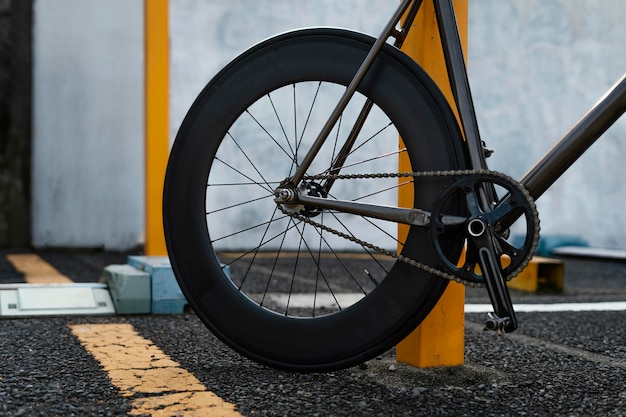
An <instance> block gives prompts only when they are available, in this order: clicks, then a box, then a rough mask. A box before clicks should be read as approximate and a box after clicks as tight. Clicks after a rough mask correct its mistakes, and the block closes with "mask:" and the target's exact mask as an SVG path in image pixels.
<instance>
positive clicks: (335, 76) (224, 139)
mask: <svg viewBox="0 0 626 417" xmlns="http://www.w3.org/2000/svg"><path fill="white" fill-rule="evenodd" d="M373 41H374V40H373V39H372V38H371V37H369V36H366V35H362V34H356V33H352V32H348V31H343V30H337V29H309V30H301V31H296V32H292V33H287V34H283V35H280V36H277V37H275V38H272V39H269V40H267V41H265V42H263V43H261V44H259V45H257V46H255V47H253V48H251V49H250V50H248V51H246V52H245V53H243V54H242V55H241V56H239V57H238V58H237V59H235V60H234V61H233V62H232V63H231V64H229V65H228V66H227V67H226V68H225V69H224V70H222V71H221V72H220V73H219V74H218V75H217V76H216V77H215V78H214V79H213V80H212V81H211V82H210V83H209V84H208V85H207V86H206V87H205V88H204V90H203V91H202V92H201V94H200V95H199V96H198V98H197V99H196V101H195V103H194V104H193V106H192V107H191V109H190V110H189V112H188V114H187V116H186V118H185V120H184V122H183V123H182V126H181V128H180V130H179V132H178V135H177V138H176V141H175V143H174V146H173V148H172V152H171V156H170V160H169V164H168V168H167V175H166V180H165V190H164V200H163V203H164V226H165V236H166V241H167V248H168V252H169V256H170V259H171V262H172V267H173V269H174V272H175V275H176V278H177V279H178V282H179V284H180V286H181V288H182V291H183V292H184V294H185V296H186V297H187V299H188V301H189V303H190V305H191V306H192V307H193V309H194V310H195V312H196V313H197V315H198V316H199V317H200V319H201V320H202V321H203V322H204V323H205V324H206V325H207V327H208V328H209V329H211V331H212V332H214V333H215V334H216V335H217V336H218V337H219V338H220V339H221V340H222V341H224V342H225V343H226V344H228V345H229V346H231V347H232V348H233V349H235V350H236V351H238V352H240V353H241V354H243V355H245V356H247V357H249V358H252V359H254V360H256V361H258V362H261V363H263V364H267V365H270V366H273V367H278V368H285V369H291V370H300V371H322V370H330V369H337V368H344V367H348V366H352V365H355V364H357V363H359V362H362V361H365V360H367V359H370V358H372V357H374V356H376V355H378V354H380V353H381V352H383V351H384V350H386V349H388V348H390V347H391V346H393V345H394V344H396V343H397V342H399V341H400V340H401V339H402V338H404V337H405V336H406V335H407V334H408V333H410V332H411V331H412V330H413V329H414V328H415V327H416V326H417V325H418V324H419V323H420V322H421V321H422V320H423V319H424V317H426V315H427V314H428V313H429V312H430V310H431V309H432V307H433V306H434V305H435V303H436V302H437V300H438V299H439V297H440V296H441V294H442V293H443V291H444V289H445V287H446V285H447V281H445V280H442V279H438V278H435V277H433V276H431V275H429V274H427V273H425V272H423V271H421V270H418V269H415V268H412V267H410V266H408V265H407V264H405V263H402V262H395V260H394V259H381V258H382V257H381V256H380V255H379V254H377V253H373V251H372V250H370V249H364V248H363V247H362V246H360V245H358V244H356V243H353V242H350V241H349V240H346V239H342V238H340V237H337V236H336V235H333V234H332V233H329V232H328V231H324V230H320V229H318V228H317V227H314V226H312V225H311V224H305V223H303V222H301V221H294V220H293V219H292V218H291V217H289V216H286V215H285V214H284V213H283V212H281V211H280V210H279V209H278V207H277V204H276V203H275V202H274V200H273V197H274V196H273V190H274V189H275V188H276V186H278V184H279V183H280V182H281V181H282V180H284V179H285V178H286V177H289V176H290V175H292V174H293V171H294V163H293V161H294V160H297V159H298V158H301V157H302V156H303V154H304V153H305V152H306V149H307V145H308V144H309V143H310V141H311V140H312V138H313V137H315V136H316V135H317V134H318V133H319V130H320V126H319V125H317V124H318V122H323V121H325V118H326V117H327V116H328V115H329V114H330V111H331V110H332V107H334V105H335V104H336V101H337V97H336V96H337V94H340V93H341V92H343V89H344V88H343V86H345V85H347V84H348V83H349V82H350V80H351V78H352V77H353V75H354V73H355V72H356V70H357V68H358V67H359V65H360V63H361V62H362V61H363V59H364V57H365V55H366V54H367V52H368V50H369V48H370V47H371V45H372V44H373ZM320 81H321V82H320ZM328 91H332V92H333V98H332V99H328V101H324V102H323V104H322V102H321V101H320V100H321V94H322V93H326V92H328ZM283 96H284V97H283ZM357 96H358V97H356V98H355V99H354V100H353V101H357V103H354V104H353V103H351V104H350V106H349V110H347V111H346V113H345V115H344V116H343V117H342V118H341V120H340V122H338V126H335V129H334V130H333V131H332V133H331V134H330V135H329V139H328V140H327V142H326V144H325V145H324V147H323V148H322V150H321V151H320V154H319V155H321V156H320V158H318V159H317V160H316V161H315V162H314V163H313V165H312V166H311V168H310V169H309V172H308V174H309V175H313V174H319V173H321V172H323V171H324V170H325V169H328V168H329V161H330V159H332V155H335V154H336V149H337V148H338V147H340V146H341V143H342V142H341V141H339V145H336V143H337V142H336V140H337V138H339V139H341V138H344V137H345V135H346V132H347V131H349V130H350V128H349V126H351V125H352V123H351V122H350V120H351V119H353V118H354V111H353V110H352V109H353V108H354V109H358V110H360V108H361V106H362V104H361V103H362V102H363V101H365V98H364V97H367V98H369V99H370V100H372V101H373V102H374V104H375V106H374V110H373V111H372V113H370V118H368V122H367V123H366V126H364V128H363V130H362V132H361V134H360V135H359V138H358V139H357V143H356V144H355V145H354V147H353V154H351V155H350V157H349V158H348V159H347V160H346V162H345V166H344V168H343V169H342V171H341V174H349V173H379V172H387V171H388V170H390V172H397V171H398V156H397V155H398V154H407V155H408V158H409V160H410V164H411V167H410V169H412V170H421V171H427V170H442V169H461V168H464V167H465V163H466V158H465V151H464V147H463V142H462V138H461V134H460V132H459V129H458V126H457V123H456V121H455V119H454V116H453V114H452V112H451V110H450V108H449V106H448V104H447V103H446V101H445V99H444V98H443V97H442V95H441V93H440V92H439V90H438V89H437V88H436V86H435V85H434V83H433V82H432V81H431V80H430V78H429V77H428V76H427V75H426V74H425V73H424V72H423V71H422V70H421V69H420V68H419V67H418V66H417V65H416V64H415V63H414V62H413V61H412V60H411V59H409V58H408V57H407V56H405V55H404V54H402V53H400V52H399V51H397V50H396V49H394V48H393V47H391V46H389V45H386V46H385V47H384V49H383V51H382V52H381V53H380V54H379V56H378V58H377V60H376V61H375V63H374V64H373V66H372V68H371V69H370V71H369V72H368V74H367V76H366V77H365V79H364V80H363V82H362V83H361V84H360V86H359V88H358V94H357ZM305 99H306V100H308V99H310V100H311V102H315V104H314V105H313V106H311V102H309V103H308V104H307V105H306V106H305V107H304V109H303V110H301V111H292V108H296V105H299V104H300V103H301V102H304V101H306V100H305ZM318 110H319V114H317V113H318ZM357 113H358V111H357ZM284 116H287V117H286V118H285V120H284V121H282V122H281V123H276V126H273V127H268V124H269V123H270V122H273V121H276V120H278V119H279V118H282V117H284ZM386 118H388V120H387V119H386ZM389 120H390V121H391V124H392V125H391V127H389V126H387V128H385V129H383V131H382V132H378V127H377V126H376V125H377V123H379V122H382V123H383V127H384V126H385V125H386V123H389ZM368 123H369V124H371V126H370V125H368ZM313 124H316V126H314V127H313V126H312V125H313ZM394 126H395V129H397V133H396V132H395V131H394V132H392V133H391V135H390V136H384V135H383V132H385V133H386V132H387V131H388V130H390V129H391V128H393V127H394ZM377 132H378V133H377ZM398 134H400V135H401V136H402V138H403V139H404V143H405V146H406V148H405V149H399V147H398V139H397V138H398V136H397V135H398ZM385 138H386V140H385ZM298 148H299V149H300V150H298V151H297V155H296V151H295V150H296V149H298ZM333 149H334V150H333ZM361 153H364V154H366V155H365V157H364V158H363V159H360V158H357V156H358V155H359V154H361ZM375 155H386V157H385V158H376V159H371V160H369V157H370V156H372V157H373V156H375ZM385 164H388V165H389V166H388V167H386V166H385ZM409 180H410V179H407V178H404V179H400V180H398V179H397V178H372V179H350V180H346V179H339V180H337V181H336V182H335V184H334V185H333V188H332V189H331V190H330V193H329V195H328V198H339V199H350V200H354V199H359V201H370V202H375V203H385V204H391V205H396V204H397V195H398V191H397V189H398V184H400V183H406V182H407V181H409ZM446 182H447V180H445V179H430V180H425V179H422V180H417V181H413V182H409V183H408V185H407V184H404V187H405V188H408V190H409V192H413V193H414V195H415V196H416V197H415V199H414V200H415V201H414V203H413V204H414V207H419V208H423V209H426V210H430V208H431V207H432V204H433V203H434V201H435V200H436V198H437V195H438V193H439V192H440V191H441V189H442V187H443V186H444V185H445V184H446ZM227 184H228V185H227ZM383 190H384V192H383ZM374 192H376V193H375V194H373V193H374ZM385 195H390V197H389V196H387V197H385ZM459 206H460V203H459ZM284 209H286V210H292V211H297V210H299V209H300V207H298V208H289V207H285V208H284ZM459 210H461V207H459ZM307 215H308V216H309V218H310V220H312V221H315V222H317V223H323V224H325V225H327V226H329V227H331V228H333V229H336V230H340V231H341V232H342V233H344V234H347V235H351V236H354V237H356V238H359V239H362V240H365V241H368V242H371V243H373V244H375V245H377V246H382V247H385V248H388V249H391V250H394V251H395V250H397V249H398V245H399V243H398V240H397V237H396V230H397V226H396V225H395V224H392V225H391V226H389V225H385V224H384V222H380V221H377V220H372V219H365V218H362V217H359V216H355V215H348V214H343V213H336V212H332V213H331V212H328V211H325V212H322V213H318V212H309V213H308V214H307ZM387 223H388V222H387ZM461 244H462V239H453V238H451V239H450V243H449V245H448V246H449V247H448V248H446V250H449V251H450V253H451V255H450V256H453V254H455V253H459V252H460V250H461ZM444 246H445V245H444ZM335 247H336V248H337V249H334V248H335ZM400 248H401V251H402V254H403V255H405V256H408V257H410V258H414V259H417V260H419V261H421V262H424V263H426V264H429V263H430V264H432V265H436V258H435V256H434V254H433V251H432V249H431V246H430V243H429V241H428V230H427V228H417V227H413V228H411V229H410V231H409V233H408V237H407V238H406V241H405V243H404V245H401V244H400ZM333 250H334V251H333ZM354 293H358V294H360V296H354V295H352V294H354ZM307 298H308V299H309V301H307V302H305V303H300V304H297V303H296V302H298V303H299V302H300V301H301V299H307ZM323 298H328V299H329V300H330V302H327V301H328V300H323ZM356 300H358V301H356ZM305 301H306V300H305ZM322 304H323V305H322Z"/></svg>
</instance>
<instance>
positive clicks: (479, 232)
mask: <svg viewBox="0 0 626 417" xmlns="http://www.w3.org/2000/svg"><path fill="white" fill-rule="evenodd" d="M473 222H476V223H474V225H472V223H473ZM478 222H480V224H482V225H483V226H485V227H483V228H481V227H479V226H477V225H478ZM469 226H470V227H469V230H470V234H471V236H472V237H473V239H472V243H473V244H474V245H475V247H476V249H477V253H478V263H479V265H480V270H481V272H482V275H483V279H484V281H485V287H486V288H487V292H488V293H489V299H490V300H491V305H492V306H493V309H494V313H493V314H490V315H489V319H488V320H487V323H486V328H487V329H488V330H494V331H496V332H498V333H510V332H512V331H514V330H515V329H517V319H516V317H515V311H514V310H513V303H512V301H511V295H510V294H509V289H508V287H507V285H506V282H505V281H504V279H503V277H502V267H501V266H500V260H499V257H498V255H497V252H496V250H495V245H494V242H493V239H492V237H491V232H490V230H489V228H488V227H486V225H485V224H484V223H482V221H481V220H478V219H474V220H472V221H471V222H470V225H469ZM472 227H474V228H472ZM472 231H473V232H472Z"/></svg>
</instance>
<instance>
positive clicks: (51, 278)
mask: <svg viewBox="0 0 626 417" xmlns="http://www.w3.org/2000/svg"><path fill="white" fill-rule="evenodd" d="M6 257H7V260H8V261H9V262H11V263H12V264H13V266H14V267H15V269H17V270H18V271H19V272H21V273H22V274H24V280H25V281H26V282H27V283H29V284H61V283H69V282H74V281H73V280H71V279H70V278H68V277H66V276H65V275H63V274H62V273H60V272H59V271H58V270H57V269H56V268H54V267H53V266H52V265H50V264H49V263H48V262H46V261H44V260H43V259H41V258H40V257H39V256H37V255H35V254H34V253H26V254H10V255H7V256H6Z"/></svg>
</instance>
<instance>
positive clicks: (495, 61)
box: [469, 0, 626, 249]
mask: <svg viewBox="0 0 626 417" xmlns="http://www.w3.org/2000/svg"><path fill="white" fill-rule="evenodd" d="M470 5H471V9H470V11H471V12H470V42H469V44H470V54H469V63H470V64H469V68H470V77H471V81H472V83H473V91H474V98H475V100H476V110H477V112H478V115H479V124H480V127H481V133H482V136H483V138H484V139H485V140H486V141H487V142H488V144H489V145H490V146H492V147H493V148H495V149H496V153H495V154H494V155H493V157H492V158H491V160H490V164H491V165H490V167H491V168H493V169H496V170H500V171H503V172H506V173H508V174H510V175H512V176H514V177H517V178H519V177H520V176H521V175H523V174H524V173H525V172H527V170H528V169H529V168H530V167H531V165H532V164H533V163H534V162H535V161H537V160H538V159H539V158H540V157H541V156H542V155H543V154H544V153H545V152H547V151H548V150H549V149H550V148H551V147H552V146H553V144H554V143H555V142H556V140H557V139H558V138H560V137H561V136H562V135H563V134H564V133H566V132H567V131H568V130H569V128H571V127H572V126H573V125H574V123H576V121H577V120H578V119H579V118H580V117H581V116H582V115H583V114H584V113H585V112H586V111H587V110H588V109H589V108H590V107H591V106H592V105H593V104H594V103H596V102H597V101H598V100H599V98H600V97H601V96H602V95H603V94H604V92H605V91H606V90H608V89H609V88H610V87H611V85H613V84H614V82H615V81H617V80H618V79H619V78H620V77H621V76H622V75H623V74H624V73H625V72H626V54H625V53H624V39H626V2H621V1H612V0H605V1H592V0H576V1H572V0H560V1H555V0H546V1H538V0H532V1H529V0H516V1H499V0H480V1H470ZM625 162H626V118H624V117H622V120H620V121H619V122H618V123H617V124H616V125H614V126H613V127H612V128H611V129H610V130H609V131H608V132H607V133H606V134H605V135H604V136H603V137H602V138H601V139H600V140H599V141H598V142H597V143H596V144H595V145H594V146H593V147H592V148H591V149H590V150H589V151H588V152H587V153H586V154H585V155H584V156H583V157H582V158H581V159H580V160H579V161H578V162H576V164H574V166H573V167H572V169H571V170H570V171H568V172H566V174H565V175H564V176H563V177H562V178H561V179H560V180H559V181H558V182H557V183H556V184H555V186H554V187H553V188H551V189H550V190H549V191H548V192H547V193H546V194H544V196H543V197H541V199H539V201H538V202H537V206H538V208H539V214H540V218H541V226H542V234H544V235H548V234H570V235H576V236H580V237H583V238H584V239H586V240H588V241H589V243H590V244H592V245H594V246H601V247H610V248H621V249H626V182H625V181H624V178H626V164H625Z"/></svg>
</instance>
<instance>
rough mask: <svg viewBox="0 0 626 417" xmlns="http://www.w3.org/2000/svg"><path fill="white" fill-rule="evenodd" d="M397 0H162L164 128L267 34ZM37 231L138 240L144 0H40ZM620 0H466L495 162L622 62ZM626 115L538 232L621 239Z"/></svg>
mask: <svg viewBox="0 0 626 417" xmlns="http://www.w3.org/2000/svg"><path fill="white" fill-rule="evenodd" d="M396 4H397V2H395V1H381V0H345V1H344V0H341V1H337V0H299V1H297V2H294V1H289V0H258V1H254V2H253V1H249V0H228V1H225V0H212V1H202V0H171V2H170V25H171V28H170V43H171V51H170V52H171V68H170V70H171V87H170V98H171V115H170V125H171V132H170V136H171V137H172V138H173V137H174V135H175V132H176V129H177V126H178V125H179V124H180V121H181V120H182V118H183V116H184V114H185V112H186V110H187V108H188V107H189V105H190V104H191V102H192V101H193V99H194V97H195V95H196V94H197V93H198V92H199V90H200V89H201V88H202V86H203V85H204V84H205V83H206V82H207V81H208V80H209V79H210V77H211V76H212V75H213V74H215V72H216V71H217V70H218V69H219V68H221V67H222V66H223V65H224V64H225V63H226V62H228V61H229V60H230V59H232V58H233V57H234V56H236V55H237V54H238V53H239V52H241V51H243V50H244V49H245V48H246V47H247V46H249V45H251V44H253V43H256V42H258V41H260V40H262V39H264V38H265V37H267V36H270V35H271V34H273V33H276V32H280V31H285V30H289V29H292V28H296V27H302V26H313V25H330V26H345V27H351V28H354V29H356V30H360V31H365V32H368V33H373V34H377V33H378V31H379V30H380V28H381V27H382V25H383V24H384V22H385V21H386V20H387V18H388V15H389V14H390V13H391V10H392V9H393V8H394V7H395V6H396ZM35 6H36V9H35V13H36V17H35V21H36V27H35V48H34V54H35V93H34V97H35V121H34V155H33V167H34V168H33V169H34V171H33V242H34V244H35V245H37V246H42V245H50V246H105V247H107V248H111V249H121V248H126V247H130V246H133V245H135V244H137V243H140V242H141V241H142V239H143V102H142V100H143V80H142V71H143V50H142V47H143V43H142V42H143V20H142V1H140V0H132V1H128V0H108V1H98V0H37V1H36V5H35ZM624 39H626V3H625V2H620V1H617V0H604V1H593V0H575V1H574V0H561V1H556V0H553V1H550V0H544V1H535V0H516V1H513V0H507V1H503V0H470V36H469V44H470V51H469V68H470V77H471V80H472V82H473V92H474V97H475V99H476V108H477V111H478V114H479V123H480V127H481V131H482V134H483V136H484V139H485V140H486V141H487V142H488V145H489V146H490V147H492V148H495V149H496V150H497V151H496V153H495V154H494V156H493V157H492V158H491V160H490V163H491V167H492V168H493V169H497V170H500V171H503V172H505V173H508V174H510V175H513V176H517V177H519V176H520V175H522V174H523V173H524V172H526V171H527V170H528V169H529V168H530V166H531V164H532V162H533V161H534V160H536V159H537V158H538V157H539V156H540V155H541V154H543V153H544V152H545V151H546V150H548V149H549V148H550V147H551V146H552V144H553V143H554V141H555V140H556V139H557V138H558V137H560V136H561V135H562V134H563V133H564V132H565V131H566V130H567V128H568V127H569V126H571V125H572V124H573V123H574V122H575V121H576V120H577V119H578V118H579V117H580V116H581V115H582V114H583V113H584V111H585V110H586V109H587V108H588V107H589V106H591V105H592V104H593V103H594V102H595V101H597V99H598V98H599V97H600V96H601V95H602V94H603V93H604V91H605V90H606V89H607V88H608V87H609V86H610V85H611V84H612V83H613V82H614V81H616V80H617V79H618V78H619V77H620V76H621V74H623V72H624V71H626V54H624V52H623V49H624ZM625 137H626V120H622V121H620V122H619V123H618V124H617V125H616V126H614V127H613V128H612V129H611V130H610V131H609V132H608V133H607V135H606V137H604V138H603V139H602V140H601V141H600V142H599V143H598V144H596V145H595V146H594V147H593V148H592V149H591V150H590V152H589V153H588V154H587V155H585V156H584V157H583V158H582V159H581V160H580V161H579V162H577V164H576V165H575V167H574V169H573V170H572V171H571V172H568V173H567V174H566V175H565V176H564V177H563V178H562V179H561V180H559V182H558V183H557V184H556V186H555V187H554V188H553V189H551V190H550V191H549V192H548V193H546V194H545V195H544V196H543V197H542V199H541V200H540V201H539V204H538V206H539V210H540V215H541V219H542V232H543V233H544V234H563V233H566V234H571V235H576V236H580V237H583V238H585V239H587V240H588V241H589V242H590V243H591V244H592V245H594V246H602V247H612V248H621V249H626V237H625V236H626V234H625V232H626V199H625V196H626V185H625V184H624V181H623V180H622V178H624V177H626V175H625V174H626V172H625V171H626V168H624V165H625V162H626V157H624V155H625V154H626V139H625Z"/></svg>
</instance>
